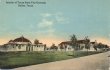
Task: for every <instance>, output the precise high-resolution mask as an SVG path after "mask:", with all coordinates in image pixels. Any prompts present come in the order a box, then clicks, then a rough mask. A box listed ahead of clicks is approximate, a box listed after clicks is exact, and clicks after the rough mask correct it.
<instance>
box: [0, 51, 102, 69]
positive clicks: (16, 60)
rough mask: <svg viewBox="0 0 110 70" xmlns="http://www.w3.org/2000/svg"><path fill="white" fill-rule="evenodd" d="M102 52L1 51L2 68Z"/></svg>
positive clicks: (0, 63)
mask: <svg viewBox="0 0 110 70" xmlns="http://www.w3.org/2000/svg"><path fill="white" fill-rule="evenodd" d="M96 53H100V52H88V53H87V52H84V51H83V52H82V51H79V52H78V51H77V52H75V54H74V55H73V52H58V51H47V52H0V68H5V69H11V68H16V67H21V66H28V65H34V64H41V63H47V62H53V61H59V60H66V59H71V58H76V57H81V56H87V55H92V54H96Z"/></svg>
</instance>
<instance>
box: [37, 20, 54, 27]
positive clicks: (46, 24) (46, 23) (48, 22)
mask: <svg viewBox="0 0 110 70" xmlns="http://www.w3.org/2000/svg"><path fill="white" fill-rule="evenodd" d="M53 24H54V21H52V20H48V19H45V18H44V19H42V20H41V22H40V23H39V24H38V27H39V28H49V27H51V26H53Z"/></svg>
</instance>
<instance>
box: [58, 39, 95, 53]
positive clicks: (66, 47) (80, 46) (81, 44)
mask: <svg viewBox="0 0 110 70" xmlns="http://www.w3.org/2000/svg"><path fill="white" fill-rule="evenodd" d="M87 43H88V46H89V47H88V49H87V47H86V44H85V40H78V41H77V47H76V49H77V50H81V51H87V50H88V51H96V50H95V49H94V46H95V45H97V43H96V42H90V40H87ZM59 50H60V51H73V50H75V48H73V47H72V45H71V41H65V42H61V43H60V44H59Z"/></svg>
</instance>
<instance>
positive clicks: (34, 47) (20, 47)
mask: <svg viewBox="0 0 110 70" xmlns="http://www.w3.org/2000/svg"><path fill="white" fill-rule="evenodd" d="M44 48H45V44H42V43H38V44H32V42H31V41H30V40H29V39H27V38H25V37H23V36H21V37H19V38H16V39H14V40H10V41H9V42H8V43H6V44H4V45H2V46H1V47H0V51H4V52H5V51H6V52H8V51H44Z"/></svg>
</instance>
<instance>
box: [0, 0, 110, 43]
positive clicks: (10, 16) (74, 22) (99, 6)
mask: <svg viewBox="0 0 110 70" xmlns="http://www.w3.org/2000/svg"><path fill="white" fill-rule="evenodd" d="M7 1H8V0H7ZM11 1H16V0H11ZM17 1H23V0H17ZM25 1H32V0H25ZM33 1H38V0H33ZM39 1H40V0H39ZM42 1H46V4H44V5H35V6H34V7H18V6H17V5H15V4H13V5H8V4H6V3H5V2H6V0H2V1H1V3H0V38H1V39H2V40H3V39H4V40H6V39H7V40H8V39H14V38H16V37H19V36H21V35H24V36H26V37H27V38H29V39H31V40H33V39H35V38H38V39H41V40H42V41H43V38H44V40H47V39H49V41H52V42H51V43H54V42H56V41H57V40H59V41H62V40H68V39H69V37H70V35H72V34H76V35H77V37H78V38H80V39H83V38H84V37H85V36H89V38H91V39H93V38H96V39H99V38H102V39H106V40H108V41H109V32H110V31H109V28H110V25H109V24H110V20H109V19H110V13H109V12H110V0H42ZM50 39H51V40H50ZM102 39H101V40H102ZM2 40H1V41H2Z"/></svg>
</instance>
